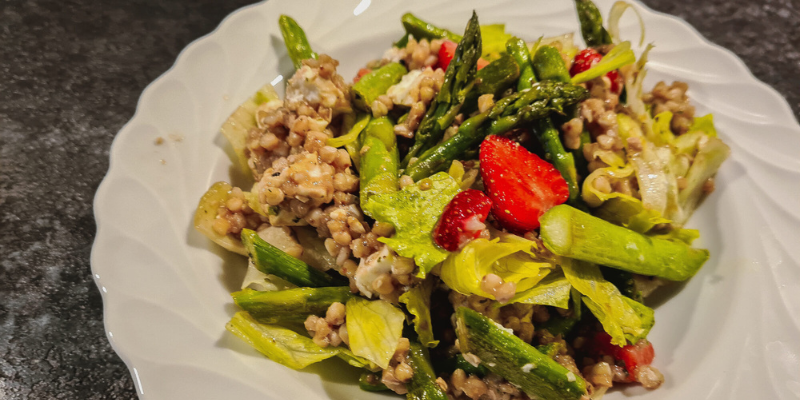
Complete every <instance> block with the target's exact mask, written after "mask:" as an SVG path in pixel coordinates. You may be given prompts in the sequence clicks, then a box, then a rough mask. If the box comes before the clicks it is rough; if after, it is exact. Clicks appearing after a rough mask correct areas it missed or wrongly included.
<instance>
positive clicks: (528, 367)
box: [522, 363, 536, 373]
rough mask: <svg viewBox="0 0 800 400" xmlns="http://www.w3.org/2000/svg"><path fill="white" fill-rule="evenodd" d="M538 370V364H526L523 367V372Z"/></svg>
mask: <svg viewBox="0 0 800 400" xmlns="http://www.w3.org/2000/svg"><path fill="white" fill-rule="evenodd" d="M533 369H536V364H531V363H528V364H525V365H523V366H522V372H526V373H527V372H531V370H533Z"/></svg>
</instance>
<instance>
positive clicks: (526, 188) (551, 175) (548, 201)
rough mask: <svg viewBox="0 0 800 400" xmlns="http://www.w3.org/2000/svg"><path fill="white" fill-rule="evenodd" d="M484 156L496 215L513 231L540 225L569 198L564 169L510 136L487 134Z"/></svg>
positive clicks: (483, 168)
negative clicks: (562, 174)
mask: <svg viewBox="0 0 800 400" xmlns="http://www.w3.org/2000/svg"><path fill="white" fill-rule="evenodd" d="M480 160H481V177H482V178H483V185H484V186H485V187H486V192H487V194H488V195H489V198H490V199H492V203H493V206H492V215H494V218H495V219H496V220H497V221H499V222H500V224H501V225H502V226H503V227H505V228H506V229H508V230H510V231H514V232H518V233H523V232H530V231H531V230H533V229H536V228H538V227H539V217H541V216H542V214H544V212H545V211H547V210H549V209H550V208H552V207H554V206H557V205H559V204H561V203H563V202H565V201H567V198H569V188H568V187H567V182H566V181H565V180H564V178H563V177H561V173H560V172H558V170H557V169H556V168H555V167H553V165H552V164H550V163H548V162H547V161H544V160H542V159H541V158H539V156H537V155H536V154H533V153H531V152H529V151H528V150H525V148H523V147H522V146H520V145H519V143H517V142H514V141H512V140H510V139H506V138H503V137H500V136H494V135H492V136H489V137H487V138H486V139H485V140H484V141H483V143H481V151H480Z"/></svg>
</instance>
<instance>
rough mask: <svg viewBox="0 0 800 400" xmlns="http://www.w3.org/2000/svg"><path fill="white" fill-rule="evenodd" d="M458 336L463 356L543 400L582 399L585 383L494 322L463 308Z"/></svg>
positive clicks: (457, 326)
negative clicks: (475, 357)
mask: <svg viewBox="0 0 800 400" xmlns="http://www.w3.org/2000/svg"><path fill="white" fill-rule="evenodd" d="M456 318H457V319H456V333H457V334H458V341H459V346H460V347H461V351H462V352H469V353H472V354H474V355H476V356H477V357H478V358H479V359H480V360H481V365H485V366H486V368H487V369H488V370H489V371H491V372H494V373H495V374H497V375H500V376H502V377H503V378H505V379H507V380H508V381H509V382H511V383H512V384H514V385H516V386H517V387H519V388H520V389H521V390H522V391H523V392H525V393H526V394H527V395H528V396H530V397H531V398H536V399H541V400H564V399H580V398H581V396H583V395H585V394H586V382H584V380H583V378H581V377H580V376H577V375H575V374H574V373H572V372H570V371H569V370H567V369H566V368H564V367H563V366H561V365H560V364H559V363H557V362H555V361H554V360H553V359H551V358H550V357H548V356H547V355H545V354H542V353H540V352H539V351H538V350H536V349H535V348H534V347H533V346H531V345H529V344H527V343H525V342H524V341H522V339H520V338H518V337H516V336H514V334H512V333H509V332H508V331H506V330H505V329H504V328H502V327H501V326H499V325H497V323H495V322H494V321H492V320H491V319H489V318H487V317H485V316H483V315H481V314H479V313H477V312H476V311H473V310H470V309H468V308H465V307H461V308H459V309H458V310H457V311H456Z"/></svg>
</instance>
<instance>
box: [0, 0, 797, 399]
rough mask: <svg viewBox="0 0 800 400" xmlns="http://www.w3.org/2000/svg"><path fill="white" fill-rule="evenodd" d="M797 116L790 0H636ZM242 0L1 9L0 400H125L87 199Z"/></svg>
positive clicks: (34, 1) (73, 1)
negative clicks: (160, 83) (124, 131)
mask: <svg viewBox="0 0 800 400" xmlns="http://www.w3.org/2000/svg"><path fill="white" fill-rule="evenodd" d="M644 2H645V3H646V4H647V5H649V6H650V7H652V8H654V9H656V10H659V11H663V12H666V13H670V14H675V15H677V16H680V17H682V18H684V19H686V20H687V21H689V23H691V24H692V25H694V26H695V27H696V28H697V29H698V30H699V31H700V32H701V33H702V34H703V35H705V36H706V37H707V38H709V39H710V40H711V41H712V42H715V43H718V44H720V45H722V46H724V47H727V48H729V49H731V50H733V51H734V52H735V53H736V54H737V55H739V57H741V58H742V59H743V60H744V62H745V63H746V64H747V66H748V67H750V69H751V70H752V71H753V73H754V74H755V76H756V77H758V78H759V79H761V80H763V81H764V82H766V83H767V84H769V85H771V86H772V87H774V88H776V89H777V90H778V91H779V92H780V93H781V94H782V95H783V96H784V97H786V99H787V100H788V101H789V104H790V105H791V107H792V109H793V110H794V112H795V115H800V23H798V21H800V0H765V1H744V0H706V1H702V2H697V1H693V2H689V1H674V0H645V1H644ZM248 3H249V1H248V0H225V1H222V0H216V1H212V0H194V1H182V0H178V1H159V0H128V1H119V0H110V1H102V2H99V1H87V0H59V1H56V0H29V1H18V0H4V1H2V2H0V226H2V229H0V399H132V398H135V396H136V394H135V392H134V387H133V384H132V383H131V378H130V376H129V374H128V370H127V369H126V367H125V365H124V364H123V363H122V361H121V360H120V359H119V357H118V356H117V355H116V354H115V353H114V352H113V350H112V349H111V347H110V345H109V343H108V341H107V340H106V337H105V335H104V332H103V320H102V303H101V299H100V294H99V292H98V290H97V288H96V287H95V285H94V282H93V281H92V279H91V274H90V269H89V253H90V250H91V246H92V240H93V238H94V233H95V223H94V218H93V216H92V199H93V197H94V193H95V190H96V189H97V186H98V184H99V183H100V180H101V179H102V178H103V176H104V175H105V173H106V169H107V168H108V150H109V146H110V144H111V140H112V139H113V138H114V135H115V134H116V133H117V131H118V130H119V129H120V127H122V125H123V124H124V123H125V122H126V121H127V120H128V119H129V118H130V117H131V116H132V115H133V112H134V108H135V106H136V101H137V99H138V98H139V94H140V93H141V92H142V90H143V89H144V87H145V86H146V85H147V84H148V83H150V82H151V81H152V80H153V79H155V78H156V77H158V76H159V75H160V74H161V73H163V72H164V71H166V70H167V69H168V68H169V67H170V66H171V65H172V63H173V62H174V60H175V58H176V56H177V54H178V52H179V51H180V50H181V49H183V48H184V46H186V45H187V44H188V43H189V42H191V41H192V40H194V39H196V38H198V37H200V36H202V35H204V34H206V33H208V32H210V31H212V30H213V29H214V28H215V27H216V26H217V24H219V22H220V21H221V20H222V18H224V17H225V16H226V15H227V14H229V13H230V12H232V11H234V10H235V9H237V8H239V7H241V6H244V5H246V4H248Z"/></svg>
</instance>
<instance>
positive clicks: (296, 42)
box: [278, 15, 317, 69]
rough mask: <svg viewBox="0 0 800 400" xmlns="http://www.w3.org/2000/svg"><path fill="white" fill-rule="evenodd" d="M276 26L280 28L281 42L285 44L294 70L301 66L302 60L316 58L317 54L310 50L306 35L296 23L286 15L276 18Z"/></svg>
mask: <svg viewBox="0 0 800 400" xmlns="http://www.w3.org/2000/svg"><path fill="white" fill-rule="evenodd" d="M278 25H279V26H280V28H281V35H283V42H284V43H286V50H287V51H288V52H289V58H291V59H292V64H293V65H294V67H295V69H300V67H302V66H303V60H306V59H309V58H314V59H316V58H317V53H314V52H313V51H312V50H311V45H310V44H309V43H308V39H307V38H306V33H305V32H303V28H301V27H300V25H298V24H297V21H295V20H294V19H293V18H292V17H290V16H288V15H281V16H280V18H278Z"/></svg>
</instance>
